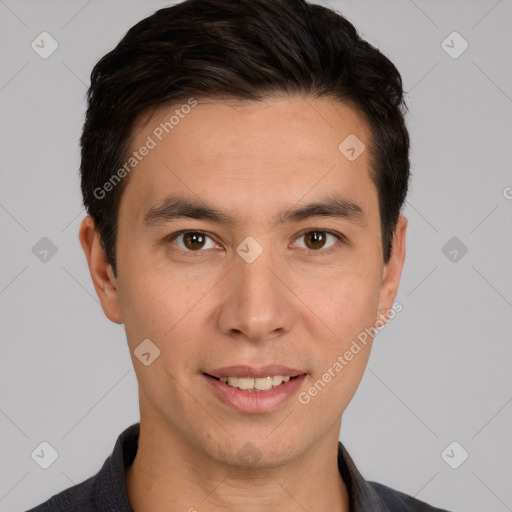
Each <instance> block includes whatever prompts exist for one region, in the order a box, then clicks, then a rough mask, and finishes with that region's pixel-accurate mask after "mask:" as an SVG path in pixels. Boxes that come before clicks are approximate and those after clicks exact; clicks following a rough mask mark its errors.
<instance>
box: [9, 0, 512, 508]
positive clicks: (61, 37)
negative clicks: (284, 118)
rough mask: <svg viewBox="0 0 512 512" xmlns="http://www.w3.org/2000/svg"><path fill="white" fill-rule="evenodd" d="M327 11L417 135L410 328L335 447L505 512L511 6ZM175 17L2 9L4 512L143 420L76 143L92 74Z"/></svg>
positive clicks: (380, 348)
mask: <svg viewBox="0 0 512 512" xmlns="http://www.w3.org/2000/svg"><path fill="white" fill-rule="evenodd" d="M324 4H326V5H331V6H332V7H335V8H336V9H338V10H339V11H340V12H342V13H343V14H344V15H346V16H347V17H348V19H349V20H351V21H352V22H353V23H354V24H355V25H356V27H357V28H358V29H359V30H360V32H361V33H362V35H363V36H364V37H365V38H367V39H368V40H369V41H370V42H372V43H373V44H375V45H376V46H378V47H379V48H380V49H381V50H382V51H383V52H384V53H386V54H387V55H388V56H389V57H390V58H391V59H392V60H393V61H394V62H395V64H396V65H397V67H398V68H399V70H400V71H401V73H402V76H403V79H404V85H405V89H406V91H408V96H407V98H408V104H409V107H410V113H409V115H408V126H409V129H410V133H411V137H412V154H411V161H412V172H413V178H412V183H411V192H410V195H409V197H408V202H407V205H406V208H405V212H404V213H405V214H406V215H407V216H408V218H409V233H408V240H407V261H406V265H405V269H404V273H403V278H402V283H401V288H400V291H399V294H398V297H397V300H398V301H399V302H400V303H402V304H403V311H402V312H401V313H399V314H398V316H397V317H396V318H395V319H394V320H392V321H391V323H390V324H389V325H388V326H386V327H385V328H384V329H383V331H382V332H381V333H380V334H379V336H378V337H377V338H376V341H375V344H374V349H373V352H372V355H371V358H370V362H369V366H368V370H367V372H366V374H365V376H364V378H363V381H362V383H361V386H360V388H359V389H358V391H357V394H356V396H355V398H354V400H353V401H352V402H351V404H350V405H349V407H348V409H347V411H346V413H345V414H344V417H343V427H342V434H341V440H342V441H343V442H344V443H345V445H346V446H347V448H348V450H349V453H350V454H351V455H352V457H353V458H354V459H355V461H356V463H357V464H358V466H359V468H360V470H361V472H362V473H363V475H364V476H365V477H366V478H368V479H371V480H376V481H379V482H382V483H384V484H386V485H389V486H392V487H395V488H397V489H400V490H402V491H404V492H406V493H408V494H411V495H414V496H417V497H418V498H419V499H422V500H425V501H428V502H430V503H432V504H434V505H437V506H440V507H443V508H447V509H449V510H452V511H456V512H462V511H465V512H476V511H482V510H485V511H491V510H492V511H496V512H501V511H507V510H508V511H510V510H512V485H511V483H512V440H511V435H510V434H511V431H512V429H511V426H512V403H511V402H512V371H511V361H512V345H511V343H510V342H511V334H510V332H511V331H510V324H509V322H508V319H510V317H511V312H512V279H511V274H512V270H511V265H510V263H511V254H512V237H511V236H510V235H511V229H510V226H511V220H512V219H511V218H512V200H511V199H510V198H511V197H512V188H510V187H512V172H511V171H512V169H511V161H512V149H511V147H512V71H511V67H510V63H511V53H512V52H511V50H512V30H511V27H512V3H511V1H510V0H501V1H496V0H480V1H454V0H451V1H441V0H438V1H426V0H423V1H420V0H415V1H412V0H386V1H385V2H383V1H377V0H372V1H370V0H364V1H358V2H356V1H355V0H345V1H339V2H338V1H334V0H332V1H331V2H330V3H329V4H327V3H326V2H324ZM165 5H168V2H167V4H166V2H163V1H157V0H151V1H147V0H146V1H144V2H143V1H141V0H139V1H135V0H130V1H126V0H123V1H120V0H117V1H103V2H100V1H98V0H92V1H86V0H80V1H70V0H67V1H63V0H62V1H44V2H36V1H23V0H16V1H15V0H0V43H1V48H2V64H1V66H0V108H1V112H2V122H1V125H0V130H1V132H0V139H1V140H2V153H1V156H2V158H1V160H0V172H1V181H0V183H1V188H0V225H1V233H2V249H1V251H0V257H1V265H0V312H1V313H0V315H1V327H2V344H1V347H2V355H1V357H0V391H1V394H0V432H1V436H0V461H1V462H0V464H1V466H0V510H1V511H20V510H25V509H27V508H29V507H30V506H34V505H36V504H37V503H40V502H42V501H44V500H46V499H48V498H49V497H50V495H52V494H55V493H57V492H58V491H60V490H62V489H64V488H66V487H69V486H71V485H73V484H74V483H78V482H81V481H83V480H84V479H86V478H87V477H89V476H91V475H93V474H95V473H96V472H97V471H98V470H99V468H100V467H101V465H102V464H103V462H104V460H105V458H106V457H107V456H108V455H109V454H110V453H111V451H112V448H113V445H114V442H115V440H116V438H117V436H118V435H119V433H120V432H121V431H122V430H123V429H124V428H126V427H127V426H128V425H130V424H131V423H134V422H136V421H138V419H139V416H138V403H137V386H136V379H135V375H134V372H133V369H132V365H131V361H130V358H129V353H128V351H127V348H126V341H125V336H124V331H123V328H122V326H119V325H114V324H112V323H111V322H110V321H109V320H108V319H107V318H106V317H105V316H104V315H103V313H102V311H101V308H100V306H99V303H98V300H97V298H96V295H95V292H94V288H93V286H92V282H91V280H90V276H89V272H88V268H87V266H86V260H85V257H84V255H83V253H82V250H81V247H80V245H79V242H78V236H77V230H78V227H79V223H80V220H81V219H82V217H83V216H84V212H83V210H82V209H81V196H80V190H79V180H78V173H77V170H78V166H79V153H78V138H79V136H80V131H81V126H82V122H83V115H84V110H85V103H84V94H85V91H86V87H87V85H88V76H89V73H90V71H91V69H92V67H93V65H94V63H95V62H96V61H97V60H98V59H99V58H100V57H101V56H102V55H103V54H104V53H105V52H106V51H108V50H110V49H111V48H112V47H113V46H114V45H115V44H116V43H117V42H118V41H119V39H120V38H121V37H122V35H123V34H124V33H125V31H126V30H127V29H128V28H129V27H130V26H131V25H133V24H134V23H135V22H136V21H138V20H139V19H141V18H143V17H145V16H147V15H149V14H150V13H151V12H152V11H154V10H156V9H157V8H160V7H163V6H165ZM43 31H47V32H49V33H50V34H51V35H52V37H53V38H54V39H55V40H56V41H57V42H58V44H59V47H58V49H57V50H56V51H55V53H53V54H52V55H51V56H50V57H49V58H48V59H42V58H41V57H40V56H39V55H38V54H37V53H36V52H35V51H34V50H33V49H32V48H31V42H32V41H33V40H34V39H36V38H37V36H38V35H39V34H40V33H41V32H43ZM453 31H457V32H458V33H460V35H461V36H462V37H463V38H464V40H466V41H467V43H468V44H469V47H468V48H467V50H466V51H465V52H464V53H462V54H461V55H460V56H458V58H453V57H452V56H450V55H449V54H448V53H447V52H446V51H445V49H446V50H449V51H451V52H452V54H453V53H454V52H455V53H458V52H459V51H460V50H461V49H462V41H461V40H460V39H457V38H455V39H453V37H452V38H451V39H450V38H448V40H447V42H446V43H444V45H448V48H447V47H446V46H443V45H442V42H443V41H444V40H445V39H446V38H447V36H449V34H451V33H452V32H453ZM449 47H452V48H451V49H450V48H449ZM454 236H455V237H457V239H458V240H456V241H455V242H452V243H454V244H455V245H454V246H453V247H452V246H448V248H447V249H445V251H444V252H445V253H446V254H447V255H445V253H443V250H442V248H443V247H444V246H445V244H446V243H447V242H448V241H449V240H450V239H451V238H452V237H454ZM43 237H47V238H49V239H50V240H51V241H52V242H53V244H54V245H55V246H56V248H57V253H56V254H55V255H53V256H52V255H51V253H49V255H48V256H47V261H46V262H43V261H40V258H39V257H36V254H37V251H36V250H34V252H36V254H34V252H33V251H32V248H33V247H34V246H35V245H36V244H37V243H38V241H39V240H40V239H41V238H43ZM40 243H43V244H44V243H45V242H40ZM46 243H47V242H46ZM462 244H464V246H466V247H467V249H468V252H467V253H466V254H465V255H463V256H462V257H461V255H462V251H461V248H463V246H462ZM37 247H39V246H36V248H37ZM453 249H455V250H456V251H457V254H455V253H453V252H452V253H451V254H450V252H449V251H453ZM450 258H451V259H454V258H455V259H456V261H451V259H450ZM42 441H47V442H49V443H50V444H51V445H52V446H53V447H54V448H55V449H56V450H57V451H58V453H59V457H58V459H57V460H56V461H55V463H54V464H53V465H52V466H50V467H49V468H48V469H46V470H44V469H42V468H40V467H39V466H38V465H37V464H36V463H35V462H34V460H32V458H31V453H32V452H33V450H34V449H35V448H36V447H38V446H39V444H40V443H41V442H42ZM453 441H457V442H458V443H459V444H460V445H461V446H462V447H463V448H464V449H465V450H466V451H467V452H468V453H469V458H468V459H467V460H466V461H465V462H464V463H463V464H462V465H461V466H460V467H459V468H458V469H452V468H451V467H449V466H448V464H447V463H446V462H445V461H444V460H443V458H442V457H441V453H442V452H443V451H444V449H445V448H446V447H447V446H448V445H449V444H450V443H452V442H453ZM458 453H459V452H458V451H454V452H453V453H452V452H450V455H452V457H451V459H452V460H455V461H456V460H457V457H459V455H458Z"/></svg>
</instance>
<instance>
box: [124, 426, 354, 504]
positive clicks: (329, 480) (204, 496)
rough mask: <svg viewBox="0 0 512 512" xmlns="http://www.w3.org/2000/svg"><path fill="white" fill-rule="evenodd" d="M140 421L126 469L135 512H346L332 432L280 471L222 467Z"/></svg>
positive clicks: (182, 441)
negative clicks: (137, 441) (277, 508)
mask: <svg viewBox="0 0 512 512" xmlns="http://www.w3.org/2000/svg"><path fill="white" fill-rule="evenodd" d="M155 425H156V423H154V422H147V423H144V422H143V418H142V416H141V428H140V437H139V444H138V450H137V455H136V457H135V460H134V462H133V464H132V465H131V466H129V467H128V468H127V470H126V486H127V491H128V496H129V500H130V504H131V506H132V509H133V510H134V512H149V511H151V512H160V511H162V512H164V511H165V512H168V511H169V510H182V511H184V512H185V511H188V512H194V511H197V512H202V511H204V510H208V511H209V512H220V511H223V512H235V511H236V512H238V511H239V510H244V512H256V511H257V512H271V511H272V512H274V511H275V510H276V506H277V505H278V506H279V510H280V512H299V511H300V512H304V510H315V511H328V510H329V511H330V510H339V511H340V512H349V497H348V492H347V488H346V485H345V483H344V482H343V480H342V478H341V475H340V473H339V469H338V462H337V454H338V448H337V447H338V434H339V423H338V424H337V425H335V427H337V429H336V428H334V429H333V430H332V432H329V433H328V434H327V435H326V436H324V438H322V439H320V440H319V441H318V442H317V443H316V444H315V445H313V446H311V447H310V448H309V449H308V450H306V451H305V452H304V453H302V454H301V455H299V456H296V457H295V458H294V459H293V460H292V461H290V462H289V463H286V464H284V465H281V466H279V467H270V466H269V467H263V468H262V467H259V468H257V469H255V468H240V467H233V466H229V465H226V464H222V463H220V462H219V461H217V460H214V459H213V458H212V457H209V456H208V455H207V454H206V453H205V452H204V451H201V450H200V449H198V448H197V447H196V446H194V445H193V444H190V443H189V442H187V440H185V439H182V438H180V436H179V435H178V434H176V433H175V432H172V431H169V430H168V428H166V429H164V428H162V429H159V428H158V427H156V426H155Z"/></svg>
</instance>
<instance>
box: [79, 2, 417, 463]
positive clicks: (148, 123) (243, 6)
mask: <svg viewBox="0 0 512 512" xmlns="http://www.w3.org/2000/svg"><path fill="white" fill-rule="evenodd" d="M88 101H89V106H88V110H87V117H86V122H85V125H84V130H83V135H82V138H81V147H82V162H81V179H82V193H83V198H84V204H85V206H86V209H87V212H88V214H89V216H88V217H86V219H84V221H83V223H82V226H81V229H80V240H81V243H82V246H83V247H84V251H85V253H86V256H87V259H88V263H89V267H90V270H91V275H92V278H93V282H94V285H95V288H96V291H97V293H98V296H99V297H100V300H101V304H102V307H103V310H104V312H105V314H106V315H107V316H108V317H109V318H110V319H111V320H112V321H114V322H118V323H124V325H125V327H126V331H127V338H128V343H129V346H130V352H131V354H132V359H133V362H134V366H135V369H136V372H137V377H138V380H139V389H140V405H141V421H142V420H143V418H146V421H150V420H151V421H152V422H153V423H154V424H158V425H159V431H160V432H163V431H164V430H166V431H167V432H172V434H173V435H174V436H176V437H179V438H180V439H181V440H182V441H183V442H184V443H185V445H187V446H190V447H196V448H195V449H199V450H200V451H202V452H203V453H205V454H208V455H209V456H211V457H212V458H214V459H216V460H219V461H224V462H228V463H230V464H236V463H237V461H239V460H240V455H239V453H240V450H241V449H242V448H243V447H244V446H245V445H246V443H247V442H248V441H251V442H252V443H253V444H254V445H256V446H257V449H258V450H259V453H261V455H262V456H261V458H259V462H254V464H281V463H283V462H284V461H286V460H287V457H288V458H289V457H292V456H296V455H297V454H299V453H301V452H304V451H305V450H306V449H307V448H308V447H310V446H312V445H313V444H314V443H315V442H316V441H318V440H320V439H322V438H323V437H324V436H326V435H327V434H328V433H332V432H333V431H335V430H336V428H338V429H339V421H340V418H341V414H342V412H343V410H344V408H345V407H346V405H347V404H348V402H349V401H350V399H351V398H352V396H353V394H354V393H355V391H356V389H357V386H358V384H359V382H360V379H361V377H362V374H363V372H364V368H365V366H366V362H367V359H368V356H369V349H370V347H371V344H372V335H370V336H369V337H368V336H367V337H366V339H365V343H363V342H361V337H360V334H361V333H362V332H367V331H368V329H370V331H368V332H371V328H372V326H374V325H375V323H376V322H377V321H379V320H381V319H382V318H386V317H389V315H390V312H391V311H392V310H393V301H394V298H395V296H396V292H397V288H398V284H399V279H400V274H401V269H402V265H403V261H404V255H405V230H406V220H405V218H404V217H403V216H401V215H400V210H401V208H402V206H403V203H404V201H405V197H406V193H407V186H408V179H409V158H408V154H409V137H408V133H407V129H406V127H405V123H404V113H405V108H406V107H405V103H404V100H403V91H402V82H401V78H400V74H399V72H398V71H397V69H396V68H395V66H394V65H393V64H392V63H391V62H390V61H389V60H388V59H387V58H386V57H385V56H384V55H383V54H382V53H380V52H379V51H378V50H377V49H376V48H374V47H373V46H371V45H370V44H369V43H367V42H366V41H364V40H362V39H361V38H360V36H359V35H358V33H357V31H356V29H355V28H354V27H353V25H351V24H350V23H349V22H348V21H347V20H346V19H344V18H343V17H342V16H341V15H340V14H338V13H336V12H334V11H332V10H329V9H327V8H325V7H322V6H318V5H312V4H308V3H306V2H305V1H303V0H278V1H276V0H272V1H271V0H241V1H238V2H231V1H228V0H187V1H185V2H182V3H180V4H177V5H174V6H172V7H169V8H165V9H161V10H160V11H158V12H156V13H155V14H153V15H152V16H150V17H148V18H146V19H145V20H142V21H141V22H140V23H138V24H136V25H135V26H134V27H132V28H131V29H130V30H129V31H128V33H127V34H126V35H125V37H124V38H123V39H122V41H121V42H120V43H119V44H118V45H117V47H116V48H115V49H114V50H112V51H111V52H109V53H108V54H107V55H105V56H104V57H103V58H102V59H101V60H100V61H99V62H98V63H97V65H96V66H95V67H94V69H93V72H92V74H91V86H90V89H89V92H88ZM354 157H355V158H354ZM333 212H335V213H334V214H333ZM315 230H316V231H315ZM365 329H366V330H367V331H365ZM373 332H375V329H373ZM358 337H359V338H358ZM145 339H150V340H151V345H149V346H150V347H151V350H156V349H155V347H157V348H158V350H159V351H160V352H159V356H158V357H157V358H155V359H154V361H152V362H151V364H149V365H148V366H146V365H144V364H141V361H140V360H139V359H138V358H137V355H136V349H137V347H139V346H140V344H141V342H142V341H143V340H145ZM357 339H359V340H360V341H359V343H357V342H356V345H358V346H359V351H357V349H355V348H351V347H354V340H357ZM144 347H146V345H144ZM151 350H150V351H151ZM347 351H352V354H353V356H352V357H350V359H349V360H348V361H347V360H346V359H347V358H344V357H343V356H344V354H346V353H347ZM156 353H157V351H156V352H154V354H156ZM339 356H341V357H342V359H343V361H345V362H344V363H341V361H340V359H339ZM336 362H338V363H339V365H342V368H341V369H339V368H340V366H339V365H336ZM269 364H270V365H272V364H278V365H286V366H287V367H290V368H293V369H297V370H300V372H301V375H305V377H304V378H303V379H302V384H301V386H300V388H298V389H297V397H298V396H299V394H300V393H302V395H301V396H302V400H301V399H300V398H297V399H294V400H288V401H286V402H285V403H284V404H283V405H282V406H280V407H277V408H276V409H275V410H271V411H266V412H261V411H260V412H258V411H252V412H247V411H246V412H243V413H242V412H240V411H239V410H235V409H233V408H232V407H230V406H228V405H226V404H225V403H224V402H223V401H222V400H221V399H220V398H219V397H218V396H217V394H216V391H215V390H214V389H213V388H212V386H211V382H210V381H209V379H210V377H207V374H213V373H215V371H216V370H218V369H219V368H221V367H225V366H232V365H248V366H251V367H255V368H259V367H261V366H265V365H269ZM326 372H327V373H328V374H329V375H331V377H330V378H328V377H325V378H324V377H323V376H324V375H326ZM319 380H320V381H322V382H323V383H324V384H325V385H324V386H322V385H321V384H317V385H316V388H317V392H314V391H312V392H308V390H309V389H310V388H311V386H314V385H315V383H318V382H319ZM326 381H328V382H326ZM320 388H322V389H320ZM324 388H325V389H324ZM304 393H306V394H304ZM307 397H309V399H308V398H307ZM306 402H307V403H306ZM326 410H328V411H329V412H328V413H327V414H325V411H326ZM320 413H322V414H321V417H322V420H321V421H318V417H319V416H320ZM285 417H288V419H287V420H286V421H284V422H283V419H284V418H285ZM280 422H282V424H280ZM278 424H280V427H279V428H276V426H277V425H278ZM262 432H265V434H262ZM267 434H268V435H267ZM197 447H199V448H197Z"/></svg>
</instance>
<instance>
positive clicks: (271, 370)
mask: <svg viewBox="0 0 512 512" xmlns="http://www.w3.org/2000/svg"><path fill="white" fill-rule="evenodd" d="M205 373H206V374H207V375H211V376H212V377H216V378H217V379H220V378H221V377H249V378H253V379H257V378H259V377H269V376H275V375H282V376H283V377H286V376H289V377H296V376H297V375H302V374H304V373H306V372H304V371H303V370H297V369H296V368H288V367H287V366H281V365H276V364H272V365H267V366H261V367H260V368H254V367H253V366H247V365H237V366H225V367H224V368H218V369H215V370H210V371H208V372H205Z"/></svg>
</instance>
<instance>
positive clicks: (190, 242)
mask: <svg viewBox="0 0 512 512" xmlns="http://www.w3.org/2000/svg"><path fill="white" fill-rule="evenodd" d="M208 240H210V246H209V247H208V244H207V241H208ZM168 241H169V242H173V243H175V244H176V245H177V246H178V247H179V248H180V249H183V250H185V251H189V252H200V251H201V249H214V248H215V247H217V243H216V242H215V241H214V240H213V239H212V238H210V237H209V236H208V235H207V234H206V233H204V232H203V231H182V232H181V233H174V234H173V235H171V236H170V237H168Z"/></svg>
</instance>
